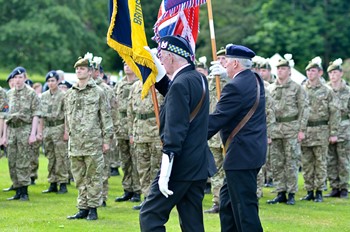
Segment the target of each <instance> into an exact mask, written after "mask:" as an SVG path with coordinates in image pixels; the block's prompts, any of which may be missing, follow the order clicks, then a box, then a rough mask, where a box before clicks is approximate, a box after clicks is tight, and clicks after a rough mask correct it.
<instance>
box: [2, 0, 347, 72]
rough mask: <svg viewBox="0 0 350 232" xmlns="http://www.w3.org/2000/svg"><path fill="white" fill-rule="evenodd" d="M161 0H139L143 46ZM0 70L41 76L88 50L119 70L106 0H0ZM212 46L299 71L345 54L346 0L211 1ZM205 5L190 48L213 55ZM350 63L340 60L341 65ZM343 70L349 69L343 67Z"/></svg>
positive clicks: (66, 65)
mask: <svg viewBox="0 0 350 232" xmlns="http://www.w3.org/2000/svg"><path fill="white" fill-rule="evenodd" d="M160 2H161V0H156V1H155V0H142V1H141V4H142V9H143V16H144V21H145V29H146V35H147V38H148V42H149V45H150V47H155V46H156V44H155V43H154V42H153V41H152V40H151V37H152V36H153V35H154V33H153V25H154V23H155V22H156V19H157V12H158V9H159V6H160ZM0 6H1V7H0V54H1V55H0V69H3V70H8V71H11V70H12V69H13V68H14V67H16V66H19V65H21V66H24V67H25V68H26V69H27V70H28V72H35V73H39V74H43V75H45V74H46V73H47V72H48V71H49V70H52V69H62V70H64V71H66V72H73V71H74V70H73V64H74V62H75V61H76V59H77V58H78V57H79V56H82V55H84V54H85V53H86V52H87V51H89V52H92V53H93V54H95V55H97V56H102V57H103V61H102V65H103V67H104V69H105V70H107V71H109V72H117V71H118V70H120V69H122V62H121V59H120V57H119V56H118V54H117V53H116V52H115V51H114V50H113V49H112V48H110V47H108V45H107V44H106V34H107V29H108V25H109V18H108V12H109V9H108V1H106V0H95V1H90V0H74V1H71V0H35V1H24V0H0ZM212 6H213V16H214V25H215V34H216V45H217V48H218V49H219V48H220V47H222V46H225V45H226V44H228V43H236V44H243V45H246V46H248V47H250V48H252V49H253V50H254V51H255V52H256V53H257V54H258V55H260V56H263V57H271V56H272V55H274V54H275V53H279V54H281V55H282V56H283V54H285V53H291V54H293V58H294V60H295V64H296V66H295V67H296V68H297V69H298V70H300V71H301V72H304V68H305V66H306V65H307V63H308V61H309V60H311V59H312V58H314V57H315V56H320V57H321V58H322V60H323V66H324V68H325V69H326V68H327V66H328V63H329V61H331V60H334V59H336V58H342V59H343V60H344V61H345V60H346V59H347V58H349V57H350V36H349V33H350V20H349V19H350V1H344V0H323V1H316V0H260V1H254V0H212ZM207 15H208V14H207V6H206V5H203V6H201V13H200V34H199V37H198V41H197V49H196V55H197V57H200V56H207V57H208V62H209V61H210V60H211V59H212V58H211V57H212V52H211V42H210V35H209V25H208V16H207ZM349 66H350V65H348V64H345V65H344V68H345V69H348V68H349ZM347 73H348V74H349V72H347Z"/></svg>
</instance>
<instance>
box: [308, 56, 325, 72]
mask: <svg viewBox="0 0 350 232" xmlns="http://www.w3.org/2000/svg"><path fill="white" fill-rule="evenodd" d="M310 68H317V69H319V70H322V59H321V57H319V56H317V57H315V58H313V59H312V60H311V61H309V63H308V65H307V66H306V68H305V70H309V69H310Z"/></svg>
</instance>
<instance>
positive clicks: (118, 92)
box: [113, 77, 141, 195]
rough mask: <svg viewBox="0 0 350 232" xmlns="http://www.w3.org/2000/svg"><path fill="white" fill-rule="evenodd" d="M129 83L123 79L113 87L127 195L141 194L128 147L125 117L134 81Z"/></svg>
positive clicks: (126, 119)
mask: <svg viewBox="0 0 350 232" xmlns="http://www.w3.org/2000/svg"><path fill="white" fill-rule="evenodd" d="M136 80H137V79H135V80H134V81H132V82H129V81H128V80H127V78H126V77H125V78H123V79H122V80H121V81H120V82H119V83H117V85H116V86H115V87H114V90H115V96H116V108H115V109H116V113H115V116H116V118H115V119H114V120H113V121H114V123H115V124H114V125H115V130H116V138H117V148H118V151H119V154H120V159H121V163H122V170H123V173H124V176H123V180H122V185H123V189H124V191H126V192H129V193H136V194H139V195H140V194H141V186H140V179H139V175H138V173H137V166H136V163H137V160H136V155H135V152H134V148H133V146H130V140H129V135H130V134H129V131H131V128H128V125H130V124H129V122H128V120H129V118H128V117H127V108H128V100H129V94H130V87H131V85H132V84H133V83H134V82H135V81H136Z"/></svg>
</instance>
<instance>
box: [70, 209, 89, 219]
mask: <svg viewBox="0 0 350 232" xmlns="http://www.w3.org/2000/svg"><path fill="white" fill-rule="evenodd" d="M88 214H89V210H88V209H79V212H78V213H76V214H74V215H72V216H68V217H67V219H84V218H87V216H88Z"/></svg>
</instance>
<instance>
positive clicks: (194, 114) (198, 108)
mask: <svg viewBox="0 0 350 232" xmlns="http://www.w3.org/2000/svg"><path fill="white" fill-rule="evenodd" d="M200 77H201V80H202V87H203V92H202V98H201V100H200V101H199V103H198V105H197V106H196V108H194V110H193V111H192V112H191V114H190V123H191V122H192V121H193V119H194V118H195V117H196V116H197V114H198V112H199V110H200V109H201V107H202V104H203V101H204V97H205V92H206V91H205V82H204V79H203V76H202V75H200Z"/></svg>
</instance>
